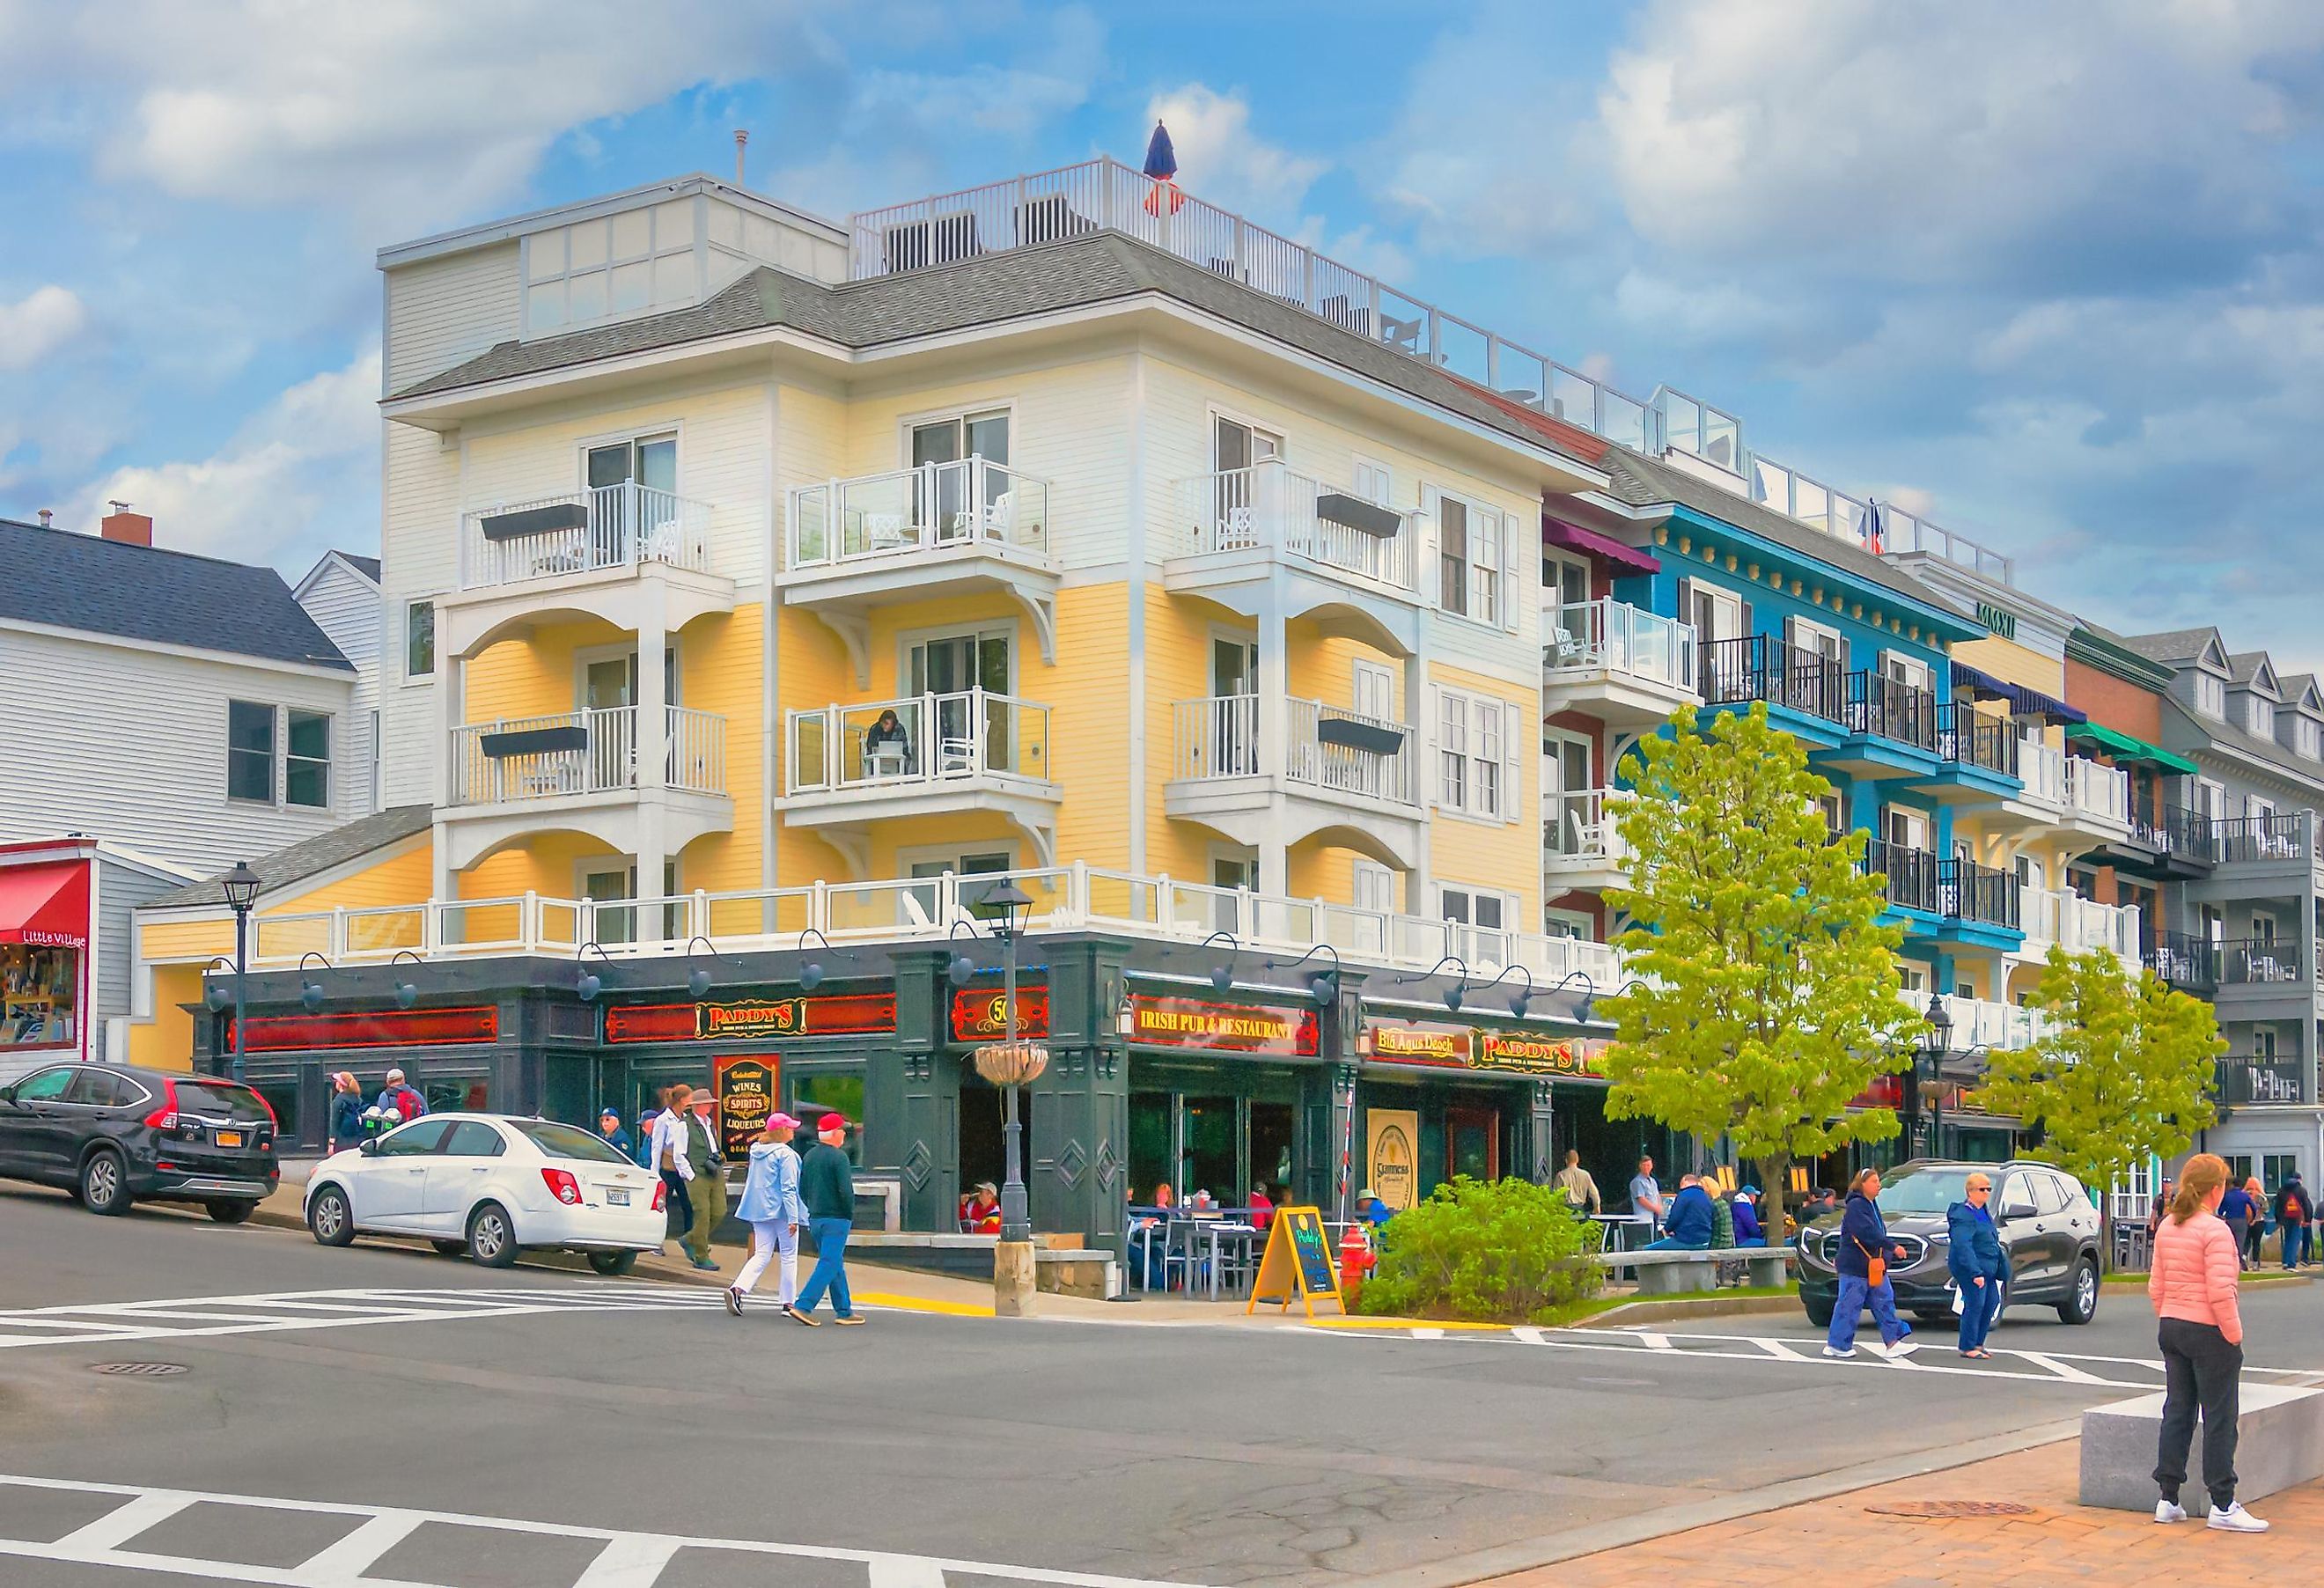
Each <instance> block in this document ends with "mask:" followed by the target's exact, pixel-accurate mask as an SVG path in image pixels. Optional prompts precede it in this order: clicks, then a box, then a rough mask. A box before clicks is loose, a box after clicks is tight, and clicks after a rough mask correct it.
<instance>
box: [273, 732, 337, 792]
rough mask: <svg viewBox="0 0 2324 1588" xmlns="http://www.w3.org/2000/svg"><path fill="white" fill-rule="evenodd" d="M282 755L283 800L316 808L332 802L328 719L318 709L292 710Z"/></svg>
mask: <svg viewBox="0 0 2324 1588" xmlns="http://www.w3.org/2000/svg"><path fill="white" fill-rule="evenodd" d="M288 715H289V739H288V742H287V743H286V745H285V747H284V754H283V758H282V803H283V804H285V805H304V806H311V807H315V808H327V807H328V806H329V805H330V803H331V719H330V716H329V715H328V714H327V713H325V712H319V711H292V712H291V713H289V714H288Z"/></svg>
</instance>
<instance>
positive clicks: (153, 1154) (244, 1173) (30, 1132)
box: [0, 1064, 282, 1224]
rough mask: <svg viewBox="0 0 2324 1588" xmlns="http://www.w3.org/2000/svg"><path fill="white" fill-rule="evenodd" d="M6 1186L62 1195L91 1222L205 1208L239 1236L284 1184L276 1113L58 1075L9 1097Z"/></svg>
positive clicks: (226, 1085)
mask: <svg viewBox="0 0 2324 1588" xmlns="http://www.w3.org/2000/svg"><path fill="white" fill-rule="evenodd" d="M0 1178H6V1179H12V1180H37V1181H40V1182H42V1184H44V1185H50V1186H62V1187H64V1188H65V1189H67V1190H69V1191H70V1192H72V1193H73V1194H74V1195H75V1196H78V1197H79V1198H80V1202H81V1205H82V1206H84V1207H86V1208H88V1210H89V1212H91V1213H103V1214H119V1213H126V1212H128V1211H129V1205H130V1204H131V1203H133V1202H135V1201H140V1200H146V1201H155V1202H198V1203H199V1204H201V1205H202V1206H204V1207H205V1208H207V1209H208V1210H209V1215H210V1217H212V1218H214V1219H216V1220H217V1221H218V1222H219V1223H226V1224H238V1223H241V1222H242V1221H243V1220H244V1219H246V1218H248V1217H249V1216H250V1214H251V1210H252V1209H253V1208H255V1207H256V1206H257V1205H259V1203H261V1202H262V1201H263V1200H264V1199H265V1197H266V1194H267V1193H268V1192H270V1191H272V1190H273V1189H274V1187H275V1186H277V1185H279V1184H281V1179H282V1168H281V1164H280V1163H278V1162H277V1161H276V1159H275V1156H274V1111H273V1110H272V1108H270V1107H268V1106H267V1103H266V1099H264V1098H263V1097H261V1096H260V1095H259V1094H257V1093H255V1092H254V1091H252V1090H251V1089H250V1088H249V1087H247V1086H244V1085H237V1084H235V1082H233V1081H220V1080H215V1079H212V1078H211V1077H209V1076H189V1075H184V1074H180V1073H178V1072H175V1071H167V1070H146V1069H133V1068H131V1067H129V1066H126V1065H109V1064H57V1065H51V1066H48V1067H47V1068H45V1069H38V1070H34V1071H33V1072H32V1074H31V1075H28V1076H25V1077H24V1078H23V1079H22V1080H20V1081H18V1082H16V1083H15V1084H14V1085H10V1086H0Z"/></svg>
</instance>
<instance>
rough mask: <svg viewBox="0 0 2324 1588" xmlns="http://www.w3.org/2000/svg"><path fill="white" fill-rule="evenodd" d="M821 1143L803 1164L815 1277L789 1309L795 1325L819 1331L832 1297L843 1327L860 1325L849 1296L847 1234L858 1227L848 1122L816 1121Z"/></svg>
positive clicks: (828, 1117)
mask: <svg viewBox="0 0 2324 1588" xmlns="http://www.w3.org/2000/svg"><path fill="white" fill-rule="evenodd" d="M815 1136H816V1144H815V1145H814V1146H813V1147H810V1148H808V1149H807V1158H806V1159H805V1160H804V1161H803V1162H801V1163H800V1165H799V1200H800V1201H802V1202H804V1203H806V1204H807V1233H809V1234H810V1235H812V1236H813V1237H814V1238H815V1272H814V1273H813V1274H811V1275H809V1276H808V1278H807V1287H806V1288H804V1289H802V1290H801V1291H800V1292H799V1293H798V1302H797V1303H796V1304H795V1305H793V1306H790V1307H788V1308H787V1309H786V1310H788V1312H789V1314H790V1315H791V1317H792V1319H793V1321H795V1322H798V1323H802V1324H805V1325H808V1326H809V1327H810V1328H812V1327H814V1326H815V1325H816V1322H817V1319H816V1316H815V1308H816V1303H817V1302H819V1301H821V1300H822V1299H823V1293H824V1292H825V1290H826V1289H827V1290H829V1291H830V1292H831V1310H832V1311H833V1312H835V1313H836V1314H837V1315H838V1321H839V1322H841V1323H843V1324H860V1323H862V1321H863V1320H862V1318H860V1317H858V1316H856V1313H855V1304H854V1301H853V1298H851V1297H849V1296H848V1294H847V1260H846V1256H845V1253H846V1251H847V1232H848V1231H850V1230H852V1229H853V1228H854V1227H855V1166H854V1165H853V1163H851V1162H849V1161H848V1158H847V1148H846V1141H847V1121H846V1120H845V1119H844V1117H842V1116H841V1115H839V1114H835V1113H827V1114H825V1115H824V1116H823V1117H822V1118H821V1119H819V1120H817V1121H816V1122H815Z"/></svg>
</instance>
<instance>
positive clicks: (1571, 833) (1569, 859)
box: [1541, 789, 1630, 872]
mask: <svg viewBox="0 0 2324 1588" xmlns="http://www.w3.org/2000/svg"><path fill="white" fill-rule="evenodd" d="M1611 792H1612V790H1610V789H1574V790H1572V791H1571V792H1568V793H1563V794H1545V795H1543V796H1542V798H1541V856H1542V866H1543V868H1544V869H1545V870H1546V871H1549V872H1559V871H1576V870H1588V869H1598V868H1601V867H1604V866H1607V865H1609V864H1618V863H1621V862H1623V861H1625V860H1627V859H1628V857H1629V853H1630V852H1629V849H1628V845H1625V844H1624V843H1623V842H1622V834H1621V831H1620V829H1619V828H1618V826H1616V825H1615V822H1614V817H1613V813H1612V812H1610V811H1609V810H1608V809H1607V808H1606V803H1607V799H1608V797H1609V795H1610V793H1611Z"/></svg>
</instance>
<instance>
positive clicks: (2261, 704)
mask: <svg viewBox="0 0 2324 1588" xmlns="http://www.w3.org/2000/svg"><path fill="white" fill-rule="evenodd" d="M2244 726H2245V727H2246V728H2248V729H2250V730H2251V731H2252V732H2253V733H2254V734H2257V735H2258V736H2259V737H2260V738H2263V739H2273V738H2274V737H2275V703H2274V702H2273V701H2271V700H2263V699H2261V698H2260V697H2258V696H2256V695H2255V696H2253V697H2251V698H2250V699H2248V700H2246V701H2245V702H2244Z"/></svg>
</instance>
